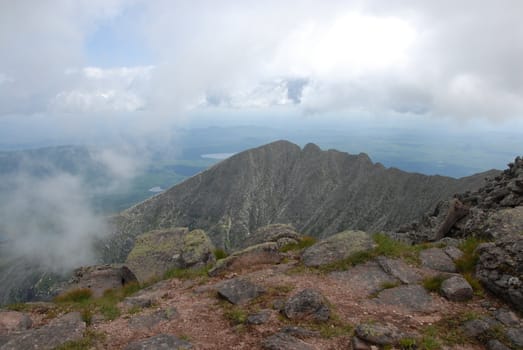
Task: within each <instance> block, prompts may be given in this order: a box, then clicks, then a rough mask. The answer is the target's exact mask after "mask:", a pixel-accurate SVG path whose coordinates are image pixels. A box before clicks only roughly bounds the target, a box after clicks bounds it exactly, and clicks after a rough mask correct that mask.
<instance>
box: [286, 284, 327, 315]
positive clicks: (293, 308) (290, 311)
mask: <svg viewBox="0 0 523 350" xmlns="http://www.w3.org/2000/svg"><path fill="white" fill-rule="evenodd" d="M284 313H285V316H287V318H289V319H313V320H315V321H327V320H328V319H329V317H330V310H329V307H328V305H327V302H326V300H325V298H324V297H323V295H321V294H320V293H319V292H317V291H315V290H313V289H304V290H302V291H301V292H299V293H298V294H296V295H294V296H292V297H291V298H289V299H288V300H287V302H286V303H285V309H284Z"/></svg>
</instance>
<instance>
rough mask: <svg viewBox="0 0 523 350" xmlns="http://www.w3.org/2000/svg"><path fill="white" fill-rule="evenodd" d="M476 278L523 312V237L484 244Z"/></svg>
mask: <svg viewBox="0 0 523 350" xmlns="http://www.w3.org/2000/svg"><path fill="white" fill-rule="evenodd" d="M476 251H477V254H478V256H479V260H478V263H477V265H476V276H477V278H478V279H479V280H480V281H481V283H482V284H483V285H484V286H485V287H486V288H487V289H488V290H490V291H491V292H492V293H494V294H496V295H497V296H499V297H501V298H503V299H505V300H506V301H508V302H510V303H511V304H512V305H513V306H514V307H515V308H516V309H517V310H519V311H523V236H522V235H514V236H508V237H505V238H504V239H502V240H499V241H497V242H495V243H485V244H481V245H480V246H479V247H478V248H477V250H476Z"/></svg>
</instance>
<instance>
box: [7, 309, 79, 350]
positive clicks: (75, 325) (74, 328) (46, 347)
mask: <svg viewBox="0 0 523 350" xmlns="http://www.w3.org/2000/svg"><path fill="white" fill-rule="evenodd" d="M85 329H86V325H85V322H83V321H82V317H81V316H80V313H79V312H71V313H69V314H66V315H64V316H62V317H60V318H57V319H55V320H53V321H51V322H50V323H49V324H47V325H45V326H42V327H40V328H35V329H30V330H27V331H24V332H20V333H15V334H13V335H12V336H8V338H7V339H6V340H7V341H6V342H5V343H4V344H3V345H2V346H0V350H19V349H27V350H31V349H35V350H36V349H38V350H51V349H54V348H56V347H58V346H60V345H62V344H64V343H66V342H68V341H73V340H79V339H81V338H82V337H83V335H84V331H85Z"/></svg>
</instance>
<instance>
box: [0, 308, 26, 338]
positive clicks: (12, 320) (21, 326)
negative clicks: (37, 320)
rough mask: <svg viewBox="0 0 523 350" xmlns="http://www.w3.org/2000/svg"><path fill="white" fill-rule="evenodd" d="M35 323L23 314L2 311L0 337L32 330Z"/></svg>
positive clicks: (0, 314) (0, 312)
mask: <svg viewBox="0 0 523 350" xmlns="http://www.w3.org/2000/svg"><path fill="white" fill-rule="evenodd" d="M32 325H33V321H32V320H31V318H30V317H29V316H28V315H27V314H25V313H22V312H18V311H0V335H1V334H7V333H11V332H16V331H23V330H26V329H28V328H31V326H32Z"/></svg>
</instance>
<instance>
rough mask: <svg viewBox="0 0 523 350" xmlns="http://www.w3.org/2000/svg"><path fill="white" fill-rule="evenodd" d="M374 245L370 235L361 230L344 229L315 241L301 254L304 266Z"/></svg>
mask: <svg viewBox="0 0 523 350" xmlns="http://www.w3.org/2000/svg"><path fill="white" fill-rule="evenodd" d="M374 246H375V243H374V240H373V239H372V237H371V236H370V235H369V234H368V233H366V232H363V231H344V232H340V233H337V234H335V235H333V236H331V237H329V238H326V239H324V240H322V241H319V242H317V243H316V244H314V245H312V246H311V247H309V248H307V249H306V250H305V251H304V252H303V254H302V261H303V264H304V265H305V266H310V267H317V266H322V265H327V264H330V263H333V262H336V261H339V260H342V259H345V258H348V257H349V256H351V255H352V254H354V253H358V252H362V251H366V250H370V249H372V248H373V247H374Z"/></svg>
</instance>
